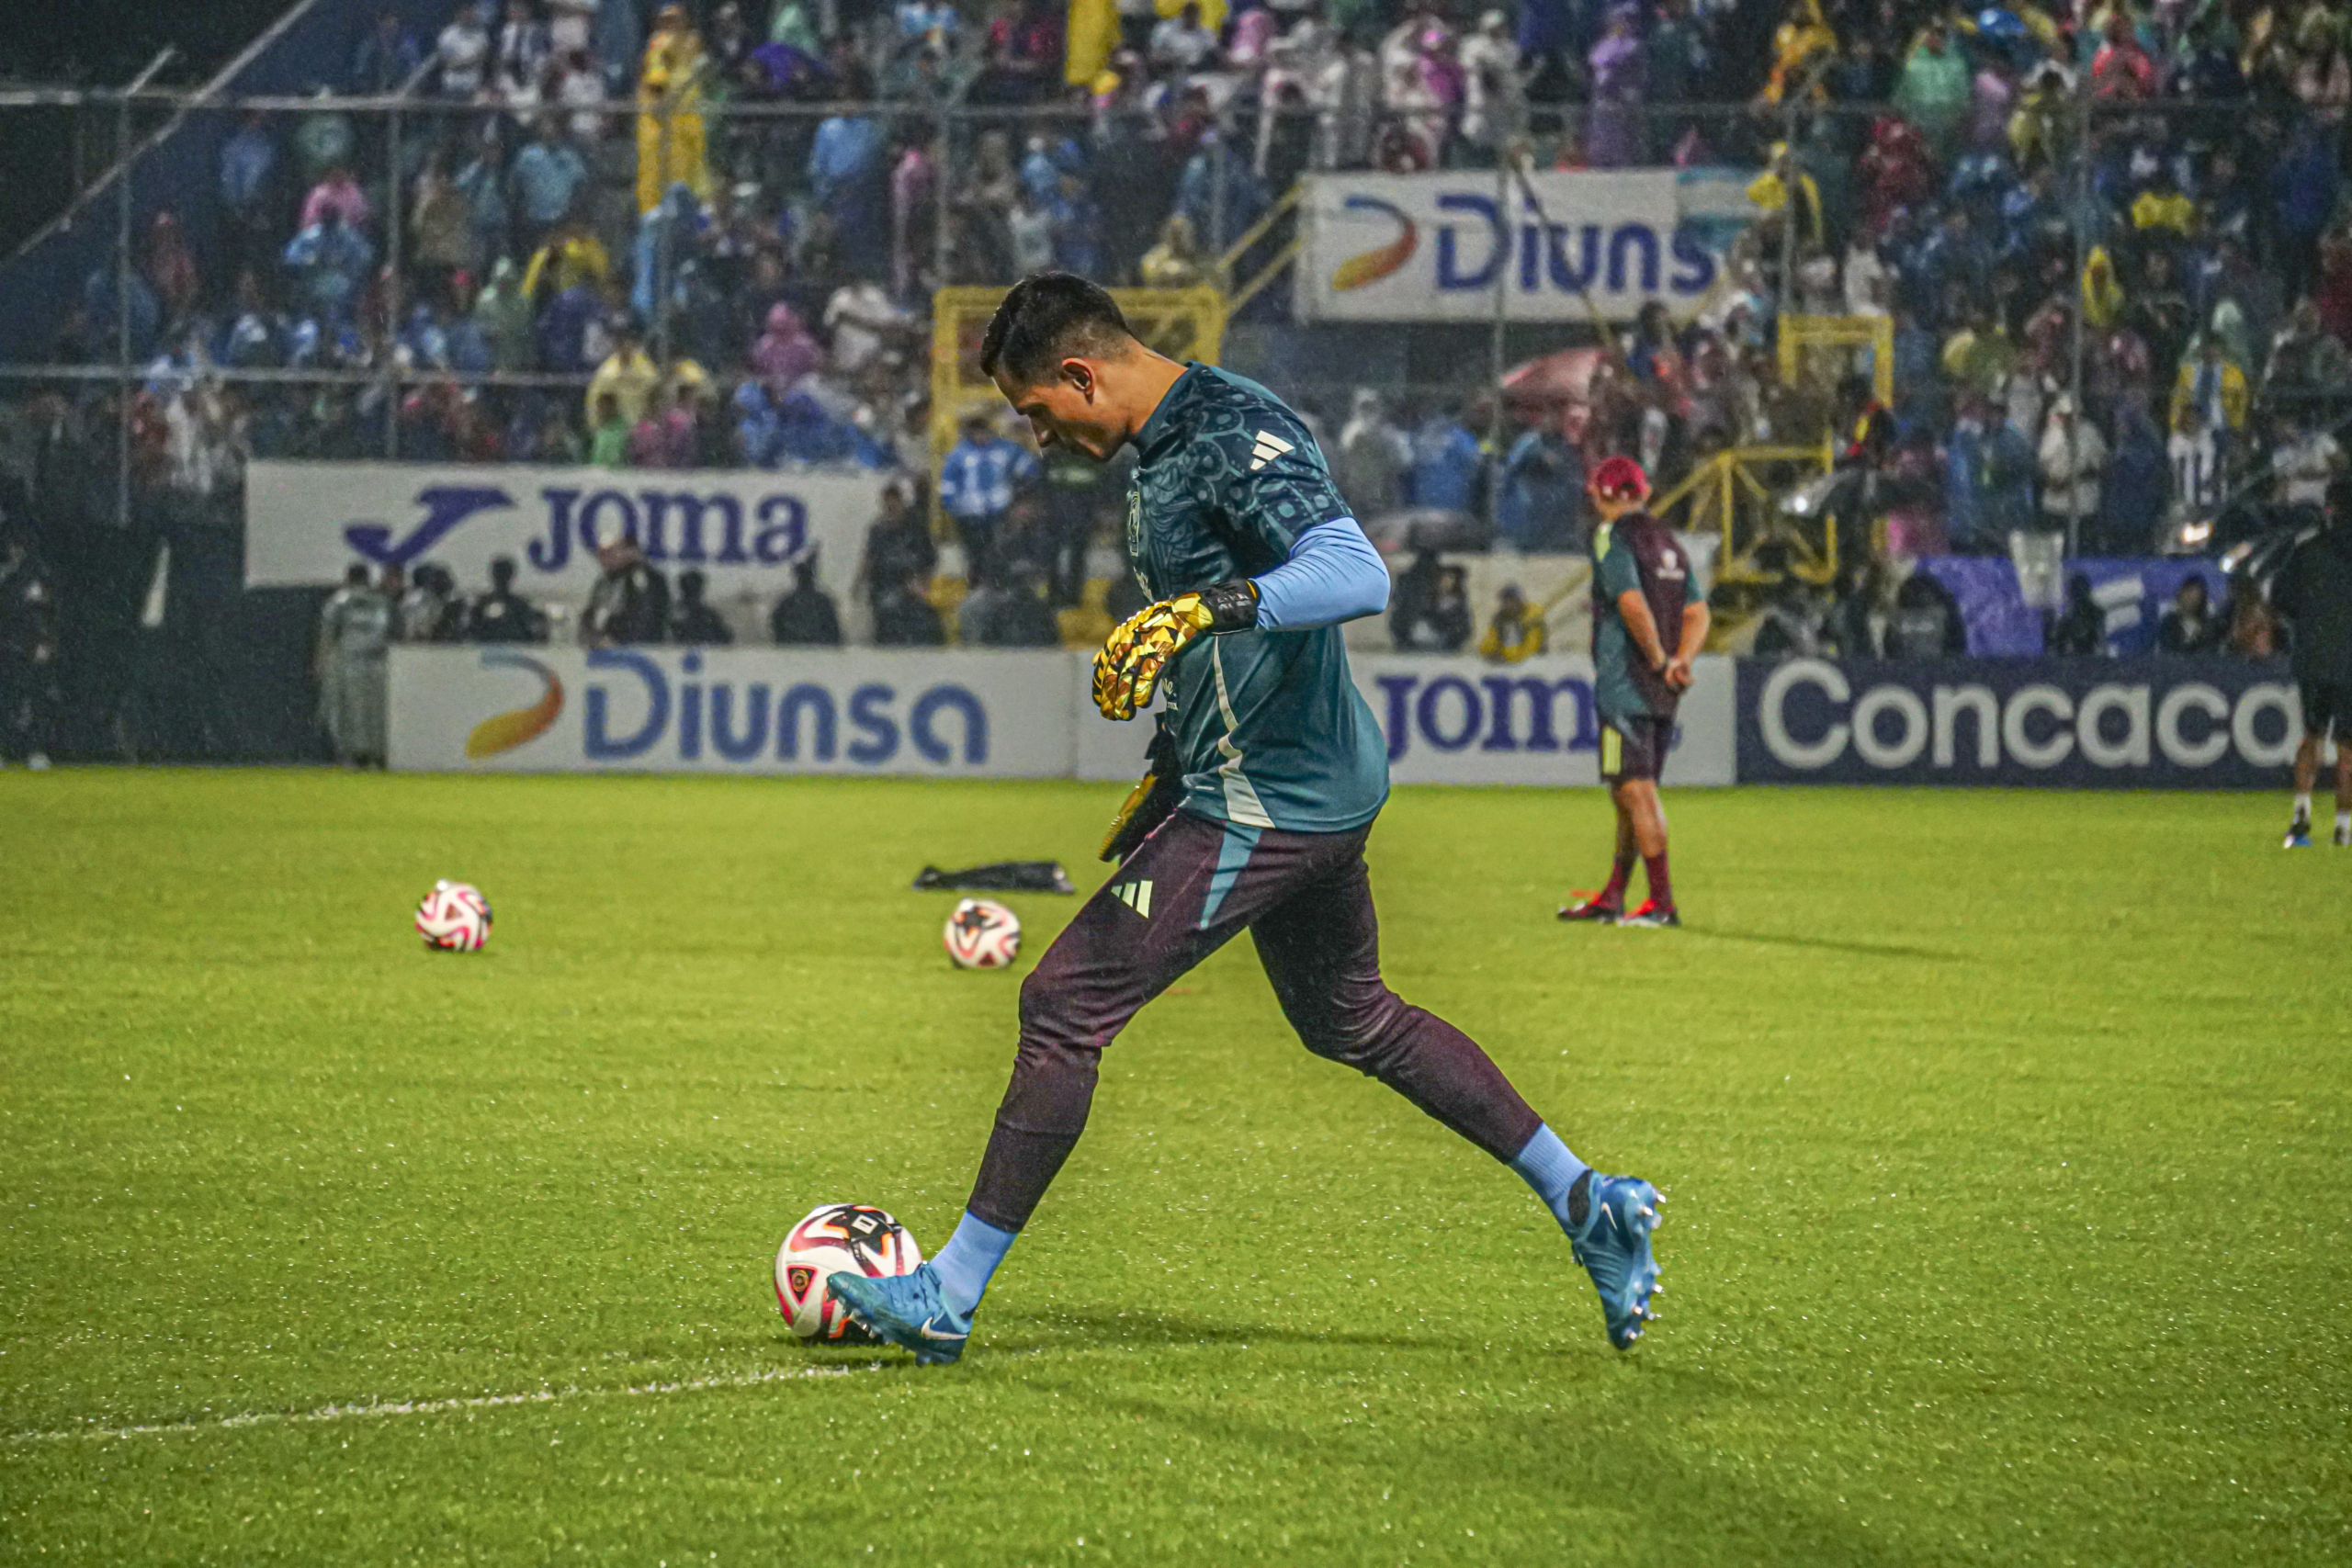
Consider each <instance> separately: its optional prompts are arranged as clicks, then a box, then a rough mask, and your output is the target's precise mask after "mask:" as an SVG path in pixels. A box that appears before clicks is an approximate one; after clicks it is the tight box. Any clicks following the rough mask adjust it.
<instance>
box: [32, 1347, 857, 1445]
mask: <svg viewBox="0 0 2352 1568" xmlns="http://www.w3.org/2000/svg"><path fill="white" fill-rule="evenodd" d="M882 1365H883V1363H882V1362H880V1361H874V1362H869V1363H867V1370H868V1371H872V1370H873V1369H875V1368H878V1367H880V1366H882ZM855 1370H856V1369H855V1368H854V1367H795V1368H782V1367H776V1368H771V1369H769V1370H768V1371H760V1372H745V1373H741V1374H739V1375H737V1376H735V1377H729V1378H692V1379H687V1380H685V1381H684V1382H649V1383H639V1384H637V1385H635V1386H634V1387H630V1388H579V1387H576V1386H575V1387H572V1388H564V1389H547V1388H543V1389H539V1390H537V1392H535V1393H489V1394H481V1395H478V1396H476V1397H474V1398H471V1399H404V1400H393V1401H386V1402H384V1403H381V1404H322V1405H321V1406H320V1407H319V1408H318V1409H316V1410H265V1411H256V1412H254V1413H253V1414H250V1415H244V1416H220V1417H218V1418H217V1419H214V1420H209V1421H156V1422H150V1423H148V1424H146V1425H143V1426H138V1427H66V1428H64V1429H62V1430H60V1431H54V1432H18V1433H17V1434H16V1435H15V1436H14V1437H11V1438H7V1439H6V1441H7V1442H8V1443H10V1444H17V1443H47V1442H55V1441H58V1440H60V1439H62V1438H147V1437H157V1436H164V1435H168V1434H170V1433H174V1432H232V1431H239V1430H242V1429H243V1428H244V1427H288V1426H298V1425H308V1424H310V1423H312V1422H321V1421H355V1420H364V1419H368V1418H370V1417H377V1416H444V1415H447V1414H449V1413H450V1412H452V1411H458V1410H494V1409H497V1408H499V1407H500V1406H502V1405H508V1404H561V1403H562V1402H563V1401H565V1400H571V1399H628V1398H638V1397H641V1396H644V1395H647V1394H656V1393H705V1392H707V1391H709V1390H712V1389H722V1388H757V1387H758V1386H760V1385H761V1384H762V1383H771V1382H788V1381H790V1380H793V1379H796V1378H837V1377H847V1376H848V1375H849V1374H850V1373H851V1372H852V1371H855Z"/></svg>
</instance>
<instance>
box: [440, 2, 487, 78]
mask: <svg viewBox="0 0 2352 1568" xmlns="http://www.w3.org/2000/svg"><path fill="white" fill-rule="evenodd" d="M435 48H436V52H437V54H438V57H439V59H440V62H441V96H444V97H448V98H473V97H479V96H481V89H482V84H483V82H485V81H486V80H487V79H488V77H489V72H490V51H491V44H490V26H489V23H488V22H487V21H486V20H485V19H484V17H483V16H482V8H481V6H467V7H466V8H465V9H463V10H461V11H459V12H458V17H457V20H455V21H453V22H451V23H450V24H449V25H448V26H447V27H446V28H442V29H441V40H440V42H439V44H438V45H436V46H435Z"/></svg>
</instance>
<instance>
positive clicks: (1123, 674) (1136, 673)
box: [1094, 517, 1388, 719]
mask: <svg viewBox="0 0 2352 1568" xmlns="http://www.w3.org/2000/svg"><path fill="white" fill-rule="evenodd" d="M1387 607H1388V564H1387V562H1385V561H1384V560H1382V559H1381V558H1380V552H1379V551H1378V550H1377V549H1374V547H1373V544H1372V541H1371V540H1370V539H1367V538H1365V537H1364V535H1363V529H1362V528H1360V527H1358V526H1357V525H1356V521H1355V519H1354V518H1352V517H1335V518H1333V519H1331V520H1330V521H1329V522H1328V523H1320V524H1317V525H1315V526H1314V527H1311V528H1309V529H1307V530H1306V532H1304V533H1302V534H1300V535H1299V536H1298V537H1297V538H1296V539H1295V540H1293V541H1292V542H1291V547H1290V556H1289V558H1288V559H1286V560H1284V561H1283V564H1282V565H1280V566H1278V567H1276V568H1274V569H1273V570H1272V571H1269V572H1267V573H1265V574H1264V575H1263V576H1261V577H1258V578H1254V579H1238V578H1237V579H1234V580H1233V581H1227V582H1220V583H1216V584H1215V585H1213V586H1211V587H1208V588H1204V589H1202V590H1200V591H1199V592H1193V593H1179V594H1177V595H1176V596H1175V597H1174V598H1172V599H1163V600H1161V601H1160V602H1159V604H1148V605H1146V606H1145V607H1144V608H1142V609H1140V610H1138V611H1136V613H1135V614H1134V615H1130V616H1128V617H1127V619H1126V620H1125V621H1124V622H1122V623H1121V624H1120V625H1119V626H1118V628H1117V629H1116V630H1114V631H1113V632H1112V634H1111V636H1110V637H1109V639H1108V640H1106V641H1105V642H1104V643H1103V650H1102V651H1101V652H1100V653H1098V654H1096V655H1095V656H1094V705H1095V706H1096V707H1098V708H1100V709H1102V710H1103V717H1105V718H1117V719H1126V718H1133V717H1134V716H1136V712H1137V711H1138V710H1140V709H1142V708H1145V707H1148V706H1149V705H1150V704H1151V694H1152V692H1153V690H1154V689H1155V688H1156V687H1157V686H1158V685H1159V673H1160V671H1161V670H1163V669H1164V668H1166V666H1167V663H1168V661H1169V660H1170V659H1173V658H1174V657H1176V655H1177V653H1178V652H1180V651H1181V650H1182V649H1183V648H1184V646H1185V645H1186V644H1187V643H1190V642H1191V641H1192V640H1193V638H1194V637H1199V636H1200V635H1201V634H1202V633H1204V632H1206V633H1208V634H1210V635H1212V636H1215V635H1217V634H1220V633H1224V632H1238V631H1247V630H1250V629H1252V628H1255V629H1257V630H1261V631H1311V630H1313V629H1314V628H1316V627H1317V626H1336V625H1338V624H1339V623H1340V622H1341V621H1352V620H1354V619H1356V618H1357V617H1359V616H1362V615H1378V614H1379V613H1380V612H1381V611H1382V610H1385V609H1386V608H1387Z"/></svg>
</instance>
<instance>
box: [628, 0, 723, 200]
mask: <svg viewBox="0 0 2352 1568" xmlns="http://www.w3.org/2000/svg"><path fill="white" fill-rule="evenodd" d="M623 8H625V7H624V6H615V5H613V4H610V3H608V4H607V5H606V6H605V10H607V11H610V10H615V9H623ZM706 70H707V61H706V60H705V59H704V57H703V48H702V35H701V34H699V33H697V32H695V28H694V24H693V23H692V22H691V21H689V20H688V19H687V17H686V8H685V7H684V6H662V10H661V12H660V13H659V14H658V15H657V16H656V17H654V19H653V33H652V36H651V37H650V38H649V39H646V42H645V62H644V68H643V70H641V71H640V72H639V74H638V79H637V108H638V114H637V209H638V211H639V212H650V211H652V210H653V209H654V208H655V207H657V206H659V205H660V203H661V200H662V193H663V192H664V191H667V190H668V189H669V188H670V187H671V186H673V185H684V186H685V187H686V188H687V189H688V190H690V191H692V192H693V193H694V194H695V197H697V198H700V197H707V196H708V195H709V194H710V171H709V167H708V165H707V164H706V163H705V161H704V137H705V129H704V125H703V115H702V104H703V96H704V91H705V83H704V73H705V71H706Z"/></svg>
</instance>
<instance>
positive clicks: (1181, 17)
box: [1151, 4, 1216, 73]
mask: <svg viewBox="0 0 2352 1568" xmlns="http://www.w3.org/2000/svg"><path fill="white" fill-rule="evenodd" d="M1215 58H1216V34H1215V33H1213V32H1211V31H1209V30H1208V28H1204V27H1203V26H1201V8H1200V6H1196V5H1191V4H1187V5H1186V6H1185V7H1184V8H1183V10H1182V11H1180V12H1178V13H1177V14H1176V15H1175V16H1172V17H1169V18H1168V19H1167V20H1165V21H1163V22H1161V23H1160V24H1159V26H1158V27H1156V28H1152V29H1151V62H1152V63H1153V64H1154V65H1157V66H1159V67H1160V68H1161V69H1163V70H1168V71H1176V72H1182V73H1191V72H1194V71H1198V70H1201V69H1202V68H1203V67H1204V66H1205V65H1207V64H1208V63H1209V62H1211V61H1213V60H1214V59H1215Z"/></svg>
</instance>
